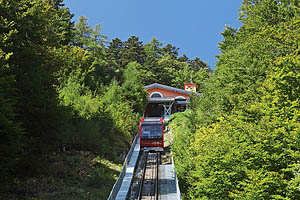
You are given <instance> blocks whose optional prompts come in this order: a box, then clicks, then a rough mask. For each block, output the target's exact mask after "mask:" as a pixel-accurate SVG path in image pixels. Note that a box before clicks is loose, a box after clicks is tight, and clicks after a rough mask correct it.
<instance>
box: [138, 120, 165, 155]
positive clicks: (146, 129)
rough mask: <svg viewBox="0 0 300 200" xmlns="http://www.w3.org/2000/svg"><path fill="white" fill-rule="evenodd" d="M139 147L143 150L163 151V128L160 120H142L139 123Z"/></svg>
mask: <svg viewBox="0 0 300 200" xmlns="http://www.w3.org/2000/svg"><path fill="white" fill-rule="evenodd" d="M139 138H140V147H141V149H143V150H149V151H163V149H164V127H163V119H162V118H154V117H150V118H142V120H141V121H140V135H139Z"/></svg>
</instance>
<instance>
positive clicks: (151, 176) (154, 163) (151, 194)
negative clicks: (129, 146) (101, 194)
mask: <svg viewBox="0 0 300 200" xmlns="http://www.w3.org/2000/svg"><path fill="white" fill-rule="evenodd" d="M159 163H160V153H159V152H156V153H149V152H145V157H144V164H143V171H142V177H141V180H140V184H139V190H138V193H137V194H138V195H137V198H136V199H138V200H158V197H159V191H158V189H159V187H158V180H159V177H158V174H159V173H158V169H159Z"/></svg>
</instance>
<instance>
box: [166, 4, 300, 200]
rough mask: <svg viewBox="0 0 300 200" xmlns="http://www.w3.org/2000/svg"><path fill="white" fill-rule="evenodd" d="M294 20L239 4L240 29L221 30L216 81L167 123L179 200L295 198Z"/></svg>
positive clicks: (289, 7) (265, 7)
mask: <svg viewBox="0 0 300 200" xmlns="http://www.w3.org/2000/svg"><path fill="white" fill-rule="evenodd" d="M299 14H300V4H299V1H293V0H286V1H278V0H259V1H256V0H255V1H254V0H253V1H249V0H244V1H243V3H242V6H241V8H240V20H241V22H242V23H243V25H242V26H241V27H240V28H239V29H234V28H231V27H226V28H225V30H224V32H223V33H222V35H223V36H224V40H223V42H222V43H221V44H220V46H219V48H220V50H221V55H219V56H218V62H217V65H216V70H215V72H214V75H213V76H212V77H211V78H210V79H209V80H207V81H206V82H205V83H204V86H203V87H204V88H203V90H202V96H201V97H200V98H196V97H195V98H194V99H193V104H192V105H191V108H192V109H190V110H189V111H186V112H185V113H182V114H181V113H180V114H178V115H177V116H174V117H173V121H172V123H171V128H172V131H173V132H174V135H175V140H174V144H173V153H174V156H175V162H176V167H177V168H176V169H178V170H177V173H178V176H179V179H180V183H179V184H180V186H181V189H182V192H183V193H184V197H185V199H247V200H249V199H253V200H254V199H255V200H257V199H285V200H294V199H299V198H300V187H299V181H300V176H299V172H300V171H299V170H300V168H299V159H300V153H299V152H300V151H299V150H300V134H299V128H300V123H299V116H300V115H299V108H300V104H299V94H300V90H299V84H300V82H299V80H300V79H299V78H300V77H299V69H300V68H299V67H300V62H299V61H300V60H299V59H300V57H299V50H300V49H299V39H300V20H299ZM189 119H193V121H191V120H189Z"/></svg>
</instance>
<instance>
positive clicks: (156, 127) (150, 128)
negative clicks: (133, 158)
mask: <svg viewBox="0 0 300 200" xmlns="http://www.w3.org/2000/svg"><path fill="white" fill-rule="evenodd" d="M141 138H142V139H144V140H156V139H161V138H162V124H142V127H141Z"/></svg>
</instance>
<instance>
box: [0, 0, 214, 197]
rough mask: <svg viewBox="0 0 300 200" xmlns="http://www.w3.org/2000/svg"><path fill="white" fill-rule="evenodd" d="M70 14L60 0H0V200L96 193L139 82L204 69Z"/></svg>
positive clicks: (110, 170)
mask: <svg viewBox="0 0 300 200" xmlns="http://www.w3.org/2000/svg"><path fill="white" fill-rule="evenodd" d="M72 17H73V15H72V14H71V13H70V10H69V9H68V8H66V7H65V6H64V4H63V1H62V0H47V1H45V0H0V19H1V23H0V67H1V68H0V143H1V146H0V158H1V162H0V177H1V179H0V180H1V181H0V182H1V187H0V192H1V194H0V199H101V198H103V199H105V198H106V197H107V195H108V194H109V192H110V189H111V187H112V184H113V183H114V181H115V179H116V177H117V176H118V171H117V170H119V168H120V165H118V166H116V165H115V164H121V163H122V161H123V160H122V159H123V158H122V156H124V153H126V152H127V150H128V148H129V147H130V143H131V141H132V139H133V137H134V135H135V134H136V131H137V127H138V126H137V122H138V121H139V120H140V117H141V114H142V113H143V110H144V106H145V103H146V92H145V90H144V88H143V87H144V86H145V85H147V84H152V83H154V82H158V83H161V84H166V85H169V86H175V87H180V88H182V87H183V83H184V82H187V81H189V80H190V79H191V78H192V80H193V81H194V82H197V83H198V84H199V85H200V86H201V85H203V84H202V82H203V81H204V80H205V79H207V78H208V77H209V76H210V74H211V70H210V69H209V68H208V66H207V65H206V63H204V62H203V61H201V60H200V59H199V58H195V59H193V60H190V59H189V58H187V56H185V55H183V56H179V49H178V48H177V47H175V46H172V45H171V44H167V45H163V44H162V43H161V42H159V41H158V40H157V39H155V38H153V40H152V41H151V42H149V43H145V44H144V43H143V42H142V41H140V40H139V38H138V37H136V36H132V37H130V38H128V40H126V41H121V40H120V39H119V38H115V39H112V40H111V41H109V40H108V39H107V38H106V37H105V36H103V35H102V34H101V29H102V27H101V26H100V25H98V26H95V27H90V26H89V25H88V22H87V19H86V18H85V17H80V19H79V20H78V22H77V23H76V24H75V23H74V20H75V19H72ZM200 89H201V88H200ZM125 155H126V154H125ZM2 186H3V187H2Z"/></svg>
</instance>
